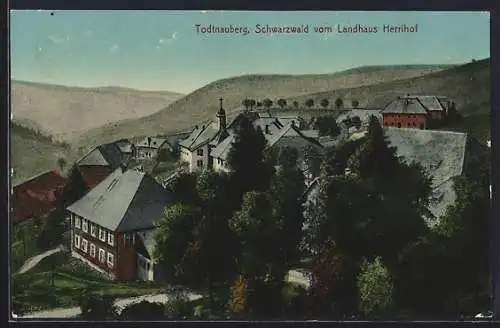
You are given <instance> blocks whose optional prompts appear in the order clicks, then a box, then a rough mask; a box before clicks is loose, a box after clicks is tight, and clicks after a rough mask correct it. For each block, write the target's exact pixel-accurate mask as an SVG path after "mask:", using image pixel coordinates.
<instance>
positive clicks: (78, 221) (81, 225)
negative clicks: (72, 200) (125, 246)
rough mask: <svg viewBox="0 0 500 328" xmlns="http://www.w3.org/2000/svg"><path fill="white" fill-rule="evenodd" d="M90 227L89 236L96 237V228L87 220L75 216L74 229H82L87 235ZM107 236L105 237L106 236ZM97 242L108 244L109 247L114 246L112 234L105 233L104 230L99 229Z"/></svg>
mask: <svg viewBox="0 0 500 328" xmlns="http://www.w3.org/2000/svg"><path fill="white" fill-rule="evenodd" d="M89 226H90V235H92V237H97V226H96V225H95V224H93V223H91V222H89V221H88V220H85V219H83V218H79V217H77V216H75V228H78V229H82V231H83V232H86V233H88V232H89ZM106 235H107V236H106ZM99 240H100V241H102V242H106V241H107V242H108V244H109V245H110V246H114V244H115V236H114V234H113V233H112V232H107V231H106V230H105V229H103V228H100V227H99Z"/></svg>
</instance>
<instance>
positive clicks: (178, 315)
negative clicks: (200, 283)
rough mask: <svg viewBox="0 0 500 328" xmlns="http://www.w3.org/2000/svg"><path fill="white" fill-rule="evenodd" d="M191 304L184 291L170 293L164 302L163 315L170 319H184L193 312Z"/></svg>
mask: <svg viewBox="0 0 500 328" xmlns="http://www.w3.org/2000/svg"><path fill="white" fill-rule="evenodd" d="M193 310H194V309H193V306H192V304H191V302H190V301H189V297H188V296H187V295H186V294H185V293H184V292H176V293H174V294H173V295H171V296H170V297H169V298H168V300H167V303H166V304H165V316H166V317H167V318H168V319H170V320H179V319H186V318H188V317H189V316H191V315H192V314H193Z"/></svg>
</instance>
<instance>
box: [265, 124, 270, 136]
mask: <svg viewBox="0 0 500 328" xmlns="http://www.w3.org/2000/svg"><path fill="white" fill-rule="evenodd" d="M265 133H266V134H270V133H269V124H266V130H265Z"/></svg>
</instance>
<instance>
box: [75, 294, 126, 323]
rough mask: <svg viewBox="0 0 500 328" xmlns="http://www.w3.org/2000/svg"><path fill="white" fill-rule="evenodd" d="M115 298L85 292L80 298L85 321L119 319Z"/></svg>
mask: <svg viewBox="0 0 500 328" xmlns="http://www.w3.org/2000/svg"><path fill="white" fill-rule="evenodd" d="M114 303H115V299H114V298H113V297H109V296H105V295H99V294H91V293H89V292H85V293H84V294H83V295H82V297H81V298H80V309H81V311H82V314H81V316H82V319H84V320H112V319H115V318H116V317H117V313H116V307H115V305H114Z"/></svg>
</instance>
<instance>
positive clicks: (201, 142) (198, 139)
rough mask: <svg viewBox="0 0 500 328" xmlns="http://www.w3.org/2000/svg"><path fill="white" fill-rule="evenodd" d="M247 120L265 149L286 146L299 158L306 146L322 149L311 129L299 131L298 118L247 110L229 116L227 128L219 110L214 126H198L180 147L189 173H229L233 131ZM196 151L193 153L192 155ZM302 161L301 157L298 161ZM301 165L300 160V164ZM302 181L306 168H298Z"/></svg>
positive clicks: (221, 111)
mask: <svg viewBox="0 0 500 328" xmlns="http://www.w3.org/2000/svg"><path fill="white" fill-rule="evenodd" d="M245 116H246V117H247V118H248V119H250V120H251V122H252V124H253V126H254V127H256V128H260V129H261V131H262V133H263V134H264V137H265V138H266V141H267V146H268V147H273V148H276V149H279V148H283V147H290V148H294V149H297V151H298V153H299V155H302V154H304V152H305V149H306V148H307V147H313V148H317V149H318V150H321V149H322V148H323V147H322V146H321V145H320V144H319V142H318V141H317V139H318V133H317V131H314V130H304V131H302V130H300V126H299V124H300V122H301V120H300V119H296V118H294V117H284V118H281V117H273V116H270V115H269V114H266V113H264V114H260V113H255V112H250V111H241V112H239V113H237V114H236V116H233V117H232V120H231V122H230V124H229V128H228V127H227V122H226V113H225V110H224V109H223V108H222V101H221V107H220V109H219V111H218V113H217V119H218V122H217V123H211V124H208V125H204V126H202V127H201V128H199V127H198V126H197V127H196V128H195V129H194V130H193V132H192V133H191V134H190V135H189V137H188V138H187V139H185V140H183V141H182V142H181V143H180V145H181V160H182V161H184V162H187V163H189V166H190V171H191V172H192V171H194V170H204V169H213V170H214V171H225V172H228V171H229V166H228V162H227V161H228V155H229V152H230V150H231V147H232V145H233V143H234V141H235V130H234V129H235V128H236V126H237V124H238V123H239V122H240V121H241V119H242V118H243V117H245ZM195 151H196V153H195ZM300 159H301V160H303V158H302V157H301V158H300ZM301 163H304V161H301ZM301 168H303V169H304V173H305V174H306V178H307V179H309V178H311V177H310V171H309V170H308V169H307V165H305V164H304V165H301Z"/></svg>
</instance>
